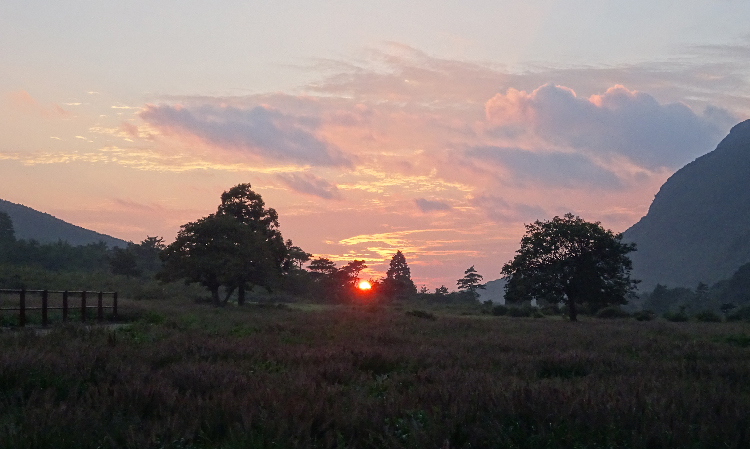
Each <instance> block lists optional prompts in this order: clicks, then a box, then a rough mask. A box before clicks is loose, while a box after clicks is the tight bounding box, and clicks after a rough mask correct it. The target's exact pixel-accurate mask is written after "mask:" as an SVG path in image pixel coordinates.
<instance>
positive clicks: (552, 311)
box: [539, 304, 562, 315]
mask: <svg viewBox="0 0 750 449" xmlns="http://www.w3.org/2000/svg"><path fill="white" fill-rule="evenodd" d="M539 310H540V311H541V312H542V313H544V314H545V315H560V314H562V309H561V308H560V306H559V305H557V304H546V305H544V306H542V307H541V308H540V309H539Z"/></svg>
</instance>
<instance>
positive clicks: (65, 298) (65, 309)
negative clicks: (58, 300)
mask: <svg viewBox="0 0 750 449" xmlns="http://www.w3.org/2000/svg"><path fill="white" fill-rule="evenodd" d="M67 322H68V291H67V290H65V291H64V292H63V323H67Z"/></svg>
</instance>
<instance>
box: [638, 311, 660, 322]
mask: <svg viewBox="0 0 750 449" xmlns="http://www.w3.org/2000/svg"><path fill="white" fill-rule="evenodd" d="M633 317H635V319H636V320H638V321H651V320H653V319H654V318H656V314H655V313H654V312H652V311H651V310H639V311H638V312H636V313H635V315H633Z"/></svg>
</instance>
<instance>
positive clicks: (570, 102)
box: [485, 84, 734, 169]
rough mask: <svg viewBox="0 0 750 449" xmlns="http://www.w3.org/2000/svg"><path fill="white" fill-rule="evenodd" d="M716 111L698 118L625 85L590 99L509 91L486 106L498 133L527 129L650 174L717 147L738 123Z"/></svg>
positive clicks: (552, 90) (556, 90) (551, 90)
mask: <svg viewBox="0 0 750 449" xmlns="http://www.w3.org/2000/svg"><path fill="white" fill-rule="evenodd" d="M714 109H716V108H712V109H707V110H706V111H705V112H704V113H703V114H696V113H695V112H693V110H692V109H690V108H689V107H688V106H686V105H684V104H682V103H667V104H662V103H659V102H658V101H657V100H656V99H655V98H654V97H652V96H651V95H648V94H646V93H643V92H638V91H631V90H628V89H627V88H625V87H623V86H620V85H615V86H613V87H610V88H609V89H607V91H606V92H605V93H604V94H601V95H592V96H591V97H589V98H580V97H578V96H577V95H576V93H575V92H574V91H573V90H572V89H570V88H567V87H564V86H555V85H552V84H545V85H543V86H541V87H539V88H537V89H536V90H534V91H532V92H531V93H527V92H525V91H518V90H516V89H509V90H508V91H507V92H506V93H505V94H497V95H495V96H494V97H492V98H491V99H490V100H488V101H487V103H486V104H485V113H486V116H487V121H488V122H489V123H490V124H492V125H493V126H495V127H496V128H499V129H503V128H521V129H523V130H524V131H525V132H528V133H530V134H533V135H535V136H537V137H541V138H542V139H544V140H545V141H546V142H548V143H549V144H552V145H558V146H564V147H568V148H573V149H577V150H581V151H584V152H587V153H590V154H594V155H608V154H609V155H614V154H617V155H622V156H625V157H627V158H629V159H630V160H632V161H633V162H635V163H636V164H638V165H641V166H643V167H647V168H649V169H655V168H658V167H670V168H676V167H679V166H681V165H683V164H685V163H686V162H689V161H690V160H692V159H694V158H695V157H697V156H699V155H701V154H703V153H705V152H706V151H707V150H708V149H710V148H713V146H715V145H716V143H717V142H718V141H719V140H720V139H721V137H722V136H723V134H724V132H725V128H726V127H727V126H728V125H729V124H730V123H731V122H732V121H733V120H734V118H733V117H732V116H731V114H728V113H725V114H717V113H716V111H715V110H714ZM724 112H726V111H724Z"/></svg>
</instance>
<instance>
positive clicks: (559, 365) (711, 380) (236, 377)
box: [0, 300, 750, 449]
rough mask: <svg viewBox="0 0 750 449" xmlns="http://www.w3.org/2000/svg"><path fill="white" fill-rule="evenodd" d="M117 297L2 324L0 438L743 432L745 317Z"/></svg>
mask: <svg viewBox="0 0 750 449" xmlns="http://www.w3.org/2000/svg"><path fill="white" fill-rule="evenodd" d="M415 306H417V305H415V304H410V303H402V304H393V305H388V306H375V305H369V306H368V305H360V306H315V305H304V304H290V305H273V304H249V305H246V306H244V307H237V306H233V307H232V306H230V307H224V308H214V307H211V306H209V305H207V304H198V303H194V302H191V301H178V300H171V301H170V300H161V301H127V300H124V301H123V305H122V308H123V317H124V318H125V319H127V320H128V322H125V323H120V324H117V325H108V326H90V327H87V326H83V325H80V324H67V325H62V324H58V325H55V326H53V327H52V329H51V330H49V331H39V330H38V329H33V328H29V329H23V330H20V329H10V330H8V329H6V330H5V331H2V332H0V447H2V448H43V447H50V448H52V447H54V448H174V449H178V448H179V449H182V448H469V447H471V448H493V447H498V448H500V447H502V448H716V447H727V448H742V447H748V446H749V445H750V383H748V381H747V380H748V379H750V324H749V323H746V322H723V323H700V322H685V323H673V322H667V321H665V320H662V319H657V320H653V321H643V322H640V321H636V320H634V319H624V318H623V319H598V318H592V317H582V318H581V321H579V322H577V323H571V322H568V321H566V320H564V319H561V318H559V317H547V318H511V317H507V316H499V317H497V316H492V315H482V314H480V313H479V309H478V308H455V309H450V308H442V309H440V308H434V309H427V306H425V305H424V304H419V305H418V307H419V308H420V309H424V310H421V311H420V312H418V313H415V312H414V310H413V308H414V307H415Z"/></svg>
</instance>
